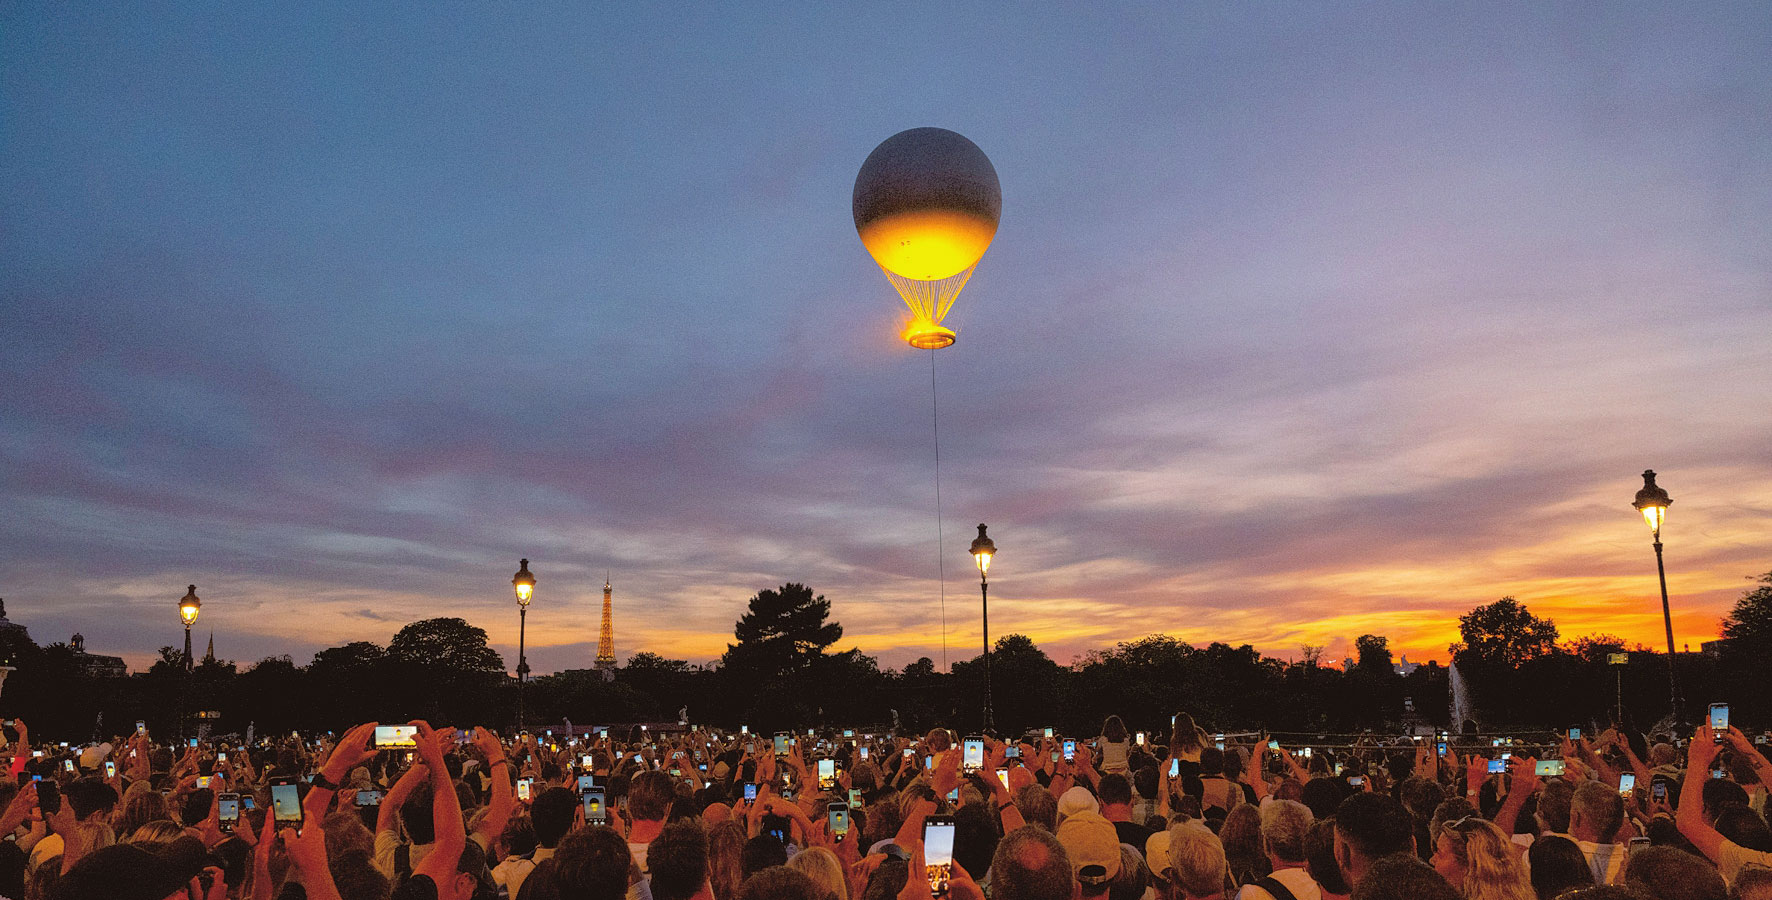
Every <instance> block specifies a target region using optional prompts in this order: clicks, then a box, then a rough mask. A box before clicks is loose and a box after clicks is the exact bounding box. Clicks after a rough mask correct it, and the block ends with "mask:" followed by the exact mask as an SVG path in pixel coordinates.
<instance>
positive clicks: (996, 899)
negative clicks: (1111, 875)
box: [991, 825, 1076, 900]
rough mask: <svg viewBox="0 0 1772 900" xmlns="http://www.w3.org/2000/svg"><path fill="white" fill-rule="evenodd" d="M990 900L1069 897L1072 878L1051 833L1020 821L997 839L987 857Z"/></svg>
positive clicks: (1066, 859) (1062, 899)
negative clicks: (993, 851)
mask: <svg viewBox="0 0 1772 900" xmlns="http://www.w3.org/2000/svg"><path fill="white" fill-rule="evenodd" d="M991 884H992V888H991V897H992V900H1070V898H1071V896H1072V894H1074V893H1075V885H1076V882H1075V881H1073V880H1072V878H1071V861H1070V857H1068V856H1066V855H1065V851H1064V845H1063V844H1060V843H1059V842H1058V838H1056V837H1053V835H1052V833H1051V832H1049V831H1046V830H1045V829H1042V828H1039V827H1038V826H1034V825H1024V826H1022V827H1020V828H1017V829H1015V830H1014V831H1011V832H1009V833H1008V834H1006V835H1004V836H1003V839H1002V840H1001V841H998V842H997V854H996V855H995V856H993V857H991Z"/></svg>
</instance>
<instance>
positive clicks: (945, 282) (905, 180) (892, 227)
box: [854, 128, 1003, 350]
mask: <svg viewBox="0 0 1772 900" xmlns="http://www.w3.org/2000/svg"><path fill="white" fill-rule="evenodd" d="M854 205H855V231H856V233H857V234H859V235H861V243H862V245H863V246H865V247H867V249H868V253H869V254H871V255H872V256H873V257H874V262H877V263H879V264H880V268H881V269H883V270H885V272H886V277H887V278H888V279H890V280H891V281H892V286H893V287H895V288H897V289H898V294H899V296H901V297H903V298H904V302H905V305H906V306H909V307H910V309H911V321H910V324H909V325H908V326H907V327H906V328H905V332H904V339H905V341H906V342H908V343H909V344H910V345H911V346H912V347H916V348H918V349H925V350H936V349H939V348H942V347H946V346H949V345H951V344H952V343H953V342H954V332H953V330H952V329H949V328H945V327H943V326H942V324H941V320H942V319H944V318H946V317H947V314H948V310H950V309H952V308H953V305H954V299H955V298H956V297H958V296H959V295H960V289H961V288H964V287H965V286H966V280H967V279H969V278H971V277H972V270H973V269H974V268H975V267H976V266H977V265H978V260H979V257H982V256H984V251H985V250H986V249H987V248H989V247H990V245H991V238H993V237H995V236H996V234H997V220H998V218H999V217H1000V216H1001V214H1002V212H1003V192H1002V188H1001V187H1000V186H999V185H998V183H997V170H996V169H995V168H993V167H992V166H991V161H990V159H989V158H988V157H986V156H985V155H984V151H983V150H980V149H978V145H977V144H974V143H972V142H971V141H969V140H967V139H966V138H965V137H964V136H962V135H958V134H955V133H954V132H952V131H948V130H947V129H945V128H912V129H910V130H909V131H901V132H899V133H897V134H895V135H893V136H891V137H889V138H887V139H886V140H884V141H882V142H881V143H880V146H878V147H875V148H874V152H872V153H870V154H868V158H867V161H866V162H864V163H862V164H861V172H860V173H858V174H857V175H856V176H855V198H854Z"/></svg>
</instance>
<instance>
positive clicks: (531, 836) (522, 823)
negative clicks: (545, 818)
mask: <svg viewBox="0 0 1772 900" xmlns="http://www.w3.org/2000/svg"><path fill="white" fill-rule="evenodd" d="M500 838H501V839H503V841H504V844H505V853H506V854H507V855H510V856H528V855H529V854H531V853H534V852H535V848H536V846H537V841H536V839H535V821H534V820H533V819H531V818H529V813H527V812H516V813H512V814H511V818H510V821H508V822H506V823H505V830H504V834H502V835H500Z"/></svg>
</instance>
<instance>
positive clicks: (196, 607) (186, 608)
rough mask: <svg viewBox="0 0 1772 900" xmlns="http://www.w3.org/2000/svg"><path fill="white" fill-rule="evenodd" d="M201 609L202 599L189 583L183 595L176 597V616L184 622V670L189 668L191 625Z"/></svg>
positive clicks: (194, 587)
mask: <svg viewBox="0 0 1772 900" xmlns="http://www.w3.org/2000/svg"><path fill="white" fill-rule="evenodd" d="M202 610H203V601H202V600H199V599H198V598H197V586H196V585H194V584H193V585H191V586H190V589H189V590H187V591H185V595H184V596H183V597H180V598H178V617H179V619H181V620H183V621H184V623H185V671H187V672H188V671H190V670H191V626H192V625H195V624H197V613H199V612H201V611H202Z"/></svg>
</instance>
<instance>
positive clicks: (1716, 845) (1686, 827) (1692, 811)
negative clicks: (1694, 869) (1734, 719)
mask: <svg viewBox="0 0 1772 900" xmlns="http://www.w3.org/2000/svg"><path fill="white" fill-rule="evenodd" d="M1716 758H1717V744H1716V741H1715V739H1714V738H1713V737H1712V736H1711V730H1710V722H1709V721H1706V722H1705V723H1704V724H1703V725H1701V726H1699V728H1698V733H1697V734H1696V735H1694V736H1693V737H1692V742H1691V743H1690V744H1688V745H1687V747H1686V787H1685V789H1684V790H1682V791H1680V809H1679V812H1678V814H1676V815H1675V816H1674V824H1676V825H1678V826H1679V828H1680V833H1681V834H1683V835H1685V836H1686V840H1688V841H1691V842H1692V846H1694V847H1697V848H1698V851H1699V852H1700V853H1703V854H1704V857H1705V859H1708V860H1710V861H1711V862H1713V863H1717V864H1721V862H1722V856H1723V836H1722V835H1721V834H1719V833H1717V830H1716V829H1715V828H1713V827H1711V824H1710V823H1709V822H1706V821H1704V791H1703V790H1701V787H1702V785H1703V784H1704V779H1705V778H1706V777H1707V775H1708V773H1709V772H1710V764H1711V761H1712V760H1714V759H1716Z"/></svg>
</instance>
